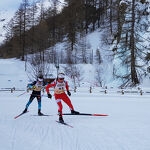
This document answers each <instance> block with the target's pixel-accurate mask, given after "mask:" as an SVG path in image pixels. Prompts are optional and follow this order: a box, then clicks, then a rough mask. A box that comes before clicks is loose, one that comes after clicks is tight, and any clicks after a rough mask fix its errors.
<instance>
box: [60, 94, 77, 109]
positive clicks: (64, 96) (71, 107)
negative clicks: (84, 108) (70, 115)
mask: <svg viewBox="0 0 150 150" xmlns="http://www.w3.org/2000/svg"><path fill="white" fill-rule="evenodd" d="M62 100H63V101H64V102H65V103H66V104H67V105H68V106H69V108H70V110H74V108H73V105H72V103H71V100H70V98H69V97H68V96H67V95H66V94H64V95H63V97H62Z"/></svg>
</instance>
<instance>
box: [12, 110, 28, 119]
mask: <svg viewBox="0 0 150 150" xmlns="http://www.w3.org/2000/svg"><path fill="white" fill-rule="evenodd" d="M27 112H29V111H27ZM27 112H25V113H23V112H22V113H21V114H19V115H17V116H16V117H14V119H17V118H18V117H20V116H22V115H23V114H26V113H27Z"/></svg>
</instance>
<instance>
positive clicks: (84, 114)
mask: <svg viewBox="0 0 150 150" xmlns="http://www.w3.org/2000/svg"><path fill="white" fill-rule="evenodd" d="M63 115H82V116H108V115H104V114H88V113H79V114H71V113H64V114H63Z"/></svg>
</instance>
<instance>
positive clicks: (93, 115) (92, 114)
mask: <svg viewBox="0 0 150 150" xmlns="http://www.w3.org/2000/svg"><path fill="white" fill-rule="evenodd" d="M92 116H109V115H103V114H92Z"/></svg>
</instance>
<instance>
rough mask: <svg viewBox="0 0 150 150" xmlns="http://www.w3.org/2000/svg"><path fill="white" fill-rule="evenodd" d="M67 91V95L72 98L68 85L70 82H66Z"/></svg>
mask: <svg viewBox="0 0 150 150" xmlns="http://www.w3.org/2000/svg"><path fill="white" fill-rule="evenodd" d="M66 90H67V94H68V95H69V96H71V93H70V91H69V85H68V82H67V81H66Z"/></svg>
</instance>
